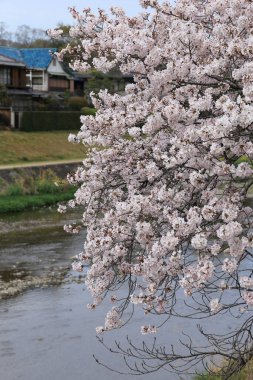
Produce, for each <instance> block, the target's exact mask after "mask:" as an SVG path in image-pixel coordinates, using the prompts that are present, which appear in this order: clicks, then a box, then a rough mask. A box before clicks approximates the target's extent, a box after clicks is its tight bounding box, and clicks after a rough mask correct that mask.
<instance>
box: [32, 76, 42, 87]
mask: <svg viewBox="0 0 253 380" xmlns="http://www.w3.org/2000/svg"><path fill="white" fill-rule="evenodd" d="M32 82H33V85H42V84H43V80H42V77H37V78H36V77H35V78H34V77H33V78H32Z"/></svg>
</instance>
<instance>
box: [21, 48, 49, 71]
mask: <svg viewBox="0 0 253 380" xmlns="http://www.w3.org/2000/svg"><path fill="white" fill-rule="evenodd" d="M19 50H20V52H21V55H22V57H23V62H24V63H25V65H26V66H27V67H28V68H30V69H46V68H47V67H48V65H49V64H50V62H51V60H52V53H55V52H56V51H57V49H55V48H34V49H19Z"/></svg>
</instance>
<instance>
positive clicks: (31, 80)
mask: <svg viewBox="0 0 253 380" xmlns="http://www.w3.org/2000/svg"><path fill="white" fill-rule="evenodd" d="M36 80H39V81H40V82H41V83H40V84H38V83H36ZM26 85H27V87H31V88H32V89H33V90H34V91H48V74H47V72H46V71H45V70H27V72H26Z"/></svg>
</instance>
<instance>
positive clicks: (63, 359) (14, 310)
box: [0, 209, 234, 380]
mask: <svg viewBox="0 0 253 380" xmlns="http://www.w3.org/2000/svg"><path fill="white" fill-rule="evenodd" d="M75 218H76V214H74V213H73V214H68V215H62V214H58V213H57V212H56V211H55V209H43V210H39V211H29V212H24V213H20V214H16V215H12V216H6V217H3V218H1V220H0V231H1V232H0V297H1V300H0V380H45V379H47V380H97V379H98V380H100V379H101V380H109V379H110V380H121V379H122V380H130V379H133V380H135V379H144V378H145V379H146V380H153V379H157V380H165V379H166V380H167V379H168V380H174V379H178V378H179V377H178V376H177V375H175V374H171V373H168V372H165V371H164V370H161V371H160V372H158V373H151V374H148V375H145V376H143V375H141V376H133V375H127V374H126V375H119V374H118V373H116V372H111V371H110V370H108V369H107V368H105V367H103V366H101V365H98V364H97V363H96V361H95V359H94V358H93V354H94V355H95V356H96V357H97V358H98V359H99V360H100V361H102V362H104V363H105V364H106V365H107V366H108V367H113V368H115V369H117V370H118V371H120V372H122V371H124V372H125V371H126V372H127V368H126V366H125V365H124V362H122V361H120V357H119V356H118V355H112V354H111V353H110V352H108V351H106V350H105V349H104V348H103V346H102V345H101V343H99V342H98V341H97V339H96V336H95V335H96V334H95V327H96V326H98V325H103V323H104V315H105V314H106V312H107V311H108V310H109V309H110V307H111V305H108V304H104V305H102V306H101V307H100V310H96V311H90V310H88V309H87V307H86V304H87V303H88V302H90V301H91V299H90V296H89V294H88V292H87V291H86V290H85V288H84V284H83V276H79V275H76V274H75V273H73V272H72V271H71V269H70V267H71V257H72V256H74V255H75V254H78V253H79V252H80V251H81V250H82V244H83V240H84V236H82V235H69V234H66V233H65V232H64V231H63V228H62V226H63V224H65V221H67V222H68V223H69V222H70V221H71V220H72V221H74V220H75ZM64 219H66V220H64ZM180 297H181V298H182V300H183V295H179V298H180ZM179 302H180V299H179ZM182 305H183V302H182ZM182 307H183V306H182ZM150 318H151V319H150V322H151V323H152V317H150ZM148 322H149V321H148V320H145V323H148ZM230 323H231V326H230ZM233 323H234V322H233ZM142 324H144V322H143V314H142V312H141V311H140V312H138V313H136V315H135V317H134V318H133V320H132V321H131V323H130V324H128V325H126V326H125V327H123V328H122V329H120V330H119V331H117V332H112V333H107V334H106V337H105V339H106V342H107V343H108V344H109V345H112V344H113V342H114V340H115V339H116V340H117V341H120V342H122V344H123V345H124V344H126V336H127V335H128V336H129V337H130V339H132V340H133V341H134V342H136V343H137V344H139V345H140V344H141V342H142V340H143V336H142V335H140V334H139V331H140V326H141V325H142ZM232 326H234V325H232V320H231V321H230V320H229V318H227V317H226V319H225V320H217V319H214V318H212V319H210V320H209V321H208V328H210V330H211V331H216V332H218V330H220V331H224V329H231V328H232ZM182 331H184V332H185V333H188V334H189V335H191V336H194V339H195V342H196V343H198V342H199V344H201V343H202V341H201V337H200V336H198V333H197V328H196V322H194V321H189V320H184V319H183V318H181V319H172V320H170V322H169V323H168V324H166V325H165V327H164V328H163V330H161V331H160V332H158V334H157V339H158V342H159V344H161V345H166V346H170V345H171V344H174V345H175V346H177V345H178V343H179V337H182V335H181V334H182ZM145 341H146V342H147V344H151V343H152V337H150V336H148V337H147V338H145ZM180 378H181V379H191V378H192V376H190V375H187V374H184V375H183V376H181V377H180Z"/></svg>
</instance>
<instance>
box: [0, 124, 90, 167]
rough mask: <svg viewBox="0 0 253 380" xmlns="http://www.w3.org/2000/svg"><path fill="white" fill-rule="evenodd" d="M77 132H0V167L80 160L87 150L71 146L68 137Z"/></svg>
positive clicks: (83, 147)
mask: <svg viewBox="0 0 253 380" xmlns="http://www.w3.org/2000/svg"><path fill="white" fill-rule="evenodd" d="M76 132H77V131H69V132H68V131H50V132H21V131H0V166H1V165H8V166H9V165H16V164H22V163H23V164H29V163H36V162H37V164H39V163H41V162H52V161H60V160H62V161H64V160H68V161H70V160H78V159H79V160H82V159H83V158H84V157H85V155H86V154H87V149H86V147H85V146H84V145H82V144H71V143H69V142H68V135H69V134H70V133H76Z"/></svg>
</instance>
